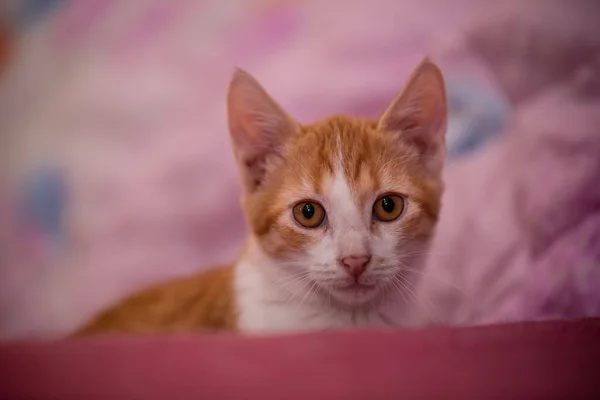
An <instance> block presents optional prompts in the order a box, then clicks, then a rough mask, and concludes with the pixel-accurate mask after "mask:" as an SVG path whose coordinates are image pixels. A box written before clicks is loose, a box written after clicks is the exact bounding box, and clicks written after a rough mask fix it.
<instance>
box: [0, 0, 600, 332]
mask: <svg viewBox="0 0 600 400" xmlns="http://www.w3.org/2000/svg"><path fill="white" fill-rule="evenodd" d="M163 3H164V2H163V1H162V0H154V1H149V2H145V3H144V4H143V5H141V3H137V2H119V1H116V0H96V1H93V2H82V3H79V2H78V3H73V4H72V5H70V6H67V7H65V9H64V10H62V11H61V12H60V13H57V14H55V15H54V16H53V17H51V18H50V19H48V20H45V21H43V22H42V23H41V24H40V25H39V26H36V27H35V28H33V30H31V31H28V32H27V34H25V35H23V37H22V38H21V42H20V43H19V48H18V49H19V51H18V53H17V56H16V58H15V63H14V65H13V66H12V69H9V70H8V71H7V74H6V75H5V79H4V81H3V82H2V85H1V86H0V111H1V113H2V115H3V118H1V119H0V132H2V136H0V196H2V198H0V213H1V214H2V217H3V220H2V223H0V255H1V258H0V339H8V338H29V337H38V338H39V337H42V338H56V337H61V336H62V335H64V334H65V333H67V332H69V331H70V330H72V329H73V328H74V327H76V326H77V325H78V324H80V323H81V322H82V321H83V320H84V319H85V318H87V317H88V316H89V315H90V314H92V313H93V312H95V311H96V310H98V309H99V308H102V307H104V306H105V305H107V304H109V303H111V302H113V301H114V300H116V299H117V298H119V297H121V296H123V295H124V294H126V293H129V292H130V291H133V290H136V289H138V288H141V287H143V286H146V285H148V284H150V283H153V282H156V281H160V280H164V279H169V278H172V277H175V276H181V275H184V274H189V273H193V272H197V271H200V270H202V269H205V268H209V267H211V266H213V265H215V263H219V262H223V261H229V260H231V259H233V258H234V257H235V255H236V252H237V251H238V249H239V248H240V246H241V243H242V240H243V238H244V232H245V227H244V221H243V215H242V212H241V210H240V207H239V200H238V197H239V187H238V183H237V177H236V173H235V170H234V163H233V159H232V156H231V150H230V145H229V138H228V136H227V131H226V126H225V110H224V104H225V101H224V95H225V87H226V85H227V80H228V79H229V75H230V73H231V70H232V68H233V66H234V65H238V66H241V67H243V68H246V69H248V70H249V71H251V72H252V73H253V74H254V75H255V76H256V77H257V78H258V79H259V80H261V82H262V83H263V84H264V86H265V87H266V88H268V89H269V90H270V91H271V92H272V94H273V95H274V97H276V98H277V99H278V100H280V101H281V103H282V104H283V105H284V106H286V107H287V108H288V109H289V111H290V112H291V113H292V114H293V115H294V116H297V117H298V118H299V119H300V120H301V121H311V120H314V119H316V118H320V117H323V116H325V115H329V114H335V113H349V114H357V115H365V116H374V115H376V114H377V113H379V112H381V110H383V108H384V107H385V105H386V104H387V103H388V102H389V100H390V99H391V98H392V97H393V96H394V95H395V93H396V92H397V90H398V89H399V88H400V86H401V85H402V83H403V81H404V79H405V78H406V76H407V74H408V73H409V71H410V70H411V69H412V68H413V67H414V65H415V64H416V63H417V62H418V61H419V60H420V59H421V58H422V57H423V56H424V55H425V54H430V55H432V56H434V58H435V59H436V60H438V61H439V62H440V65H441V66H442V68H443V69H444V71H445V73H446V75H447V76H448V77H456V76H461V77H465V78H468V79H469V82H478V83H479V84H482V85H485V86H487V87H491V88H495V89H496V90H502V91H504V92H505V93H506V94H507V96H509V97H510V98H511V100H513V106H514V107H515V108H516V111H515V115H514V118H513V119H512V121H511V128H510V129H509V130H508V132H507V134H506V135H505V136H504V137H503V138H501V139H499V140H498V142H497V143H495V144H493V145H492V146H489V147H486V148H483V149H482V150H481V151H480V152H478V153H476V154H474V155H473V156H472V157H469V158H466V159H464V160H461V161H459V162H458V161H456V162H451V163H450V164H449V166H448V170H447V193H446V195H445V199H444V202H445V205H444V209H443V211H442V220H441V225H440V230H439V235H438V237H437V239H436V243H435V245H434V247H433V249H432V250H431V259H430V262H429V264H428V268H427V270H426V271H425V272H424V279H423V281H422V285H421V287H420V288H419V293H420V296H421V298H422V301H421V302H418V303H419V304H427V305H428V306H427V307H420V306H419V305H417V309H418V310H417V311H418V312H419V314H420V315H418V316H419V317H420V319H422V320H423V321H424V322H425V323H435V322H444V323H448V324H479V323H490V322H501V321H518V320H527V319H540V318H549V317H557V318H558V317H561V318H562V317H581V316H591V315H600V293H599V289H598V288H600V254H599V252H600V228H599V226H600V225H599V222H598V218H599V215H598V210H599V209H600V206H599V204H600V193H599V192H598V190H597V189H598V185H597V182H598V181H599V180H600V177H598V171H600V165H599V163H600V161H599V160H600V144H599V142H598V138H599V137H600V134H599V131H598V127H599V126H600V123H599V121H598V115H600V103H599V98H600V94H599V92H600V90H599V89H598V88H599V84H598V80H597V76H598V64H597V63H596V64H594V62H595V61H594V60H595V58H596V59H600V58H598V57H599V55H600V50H599V49H600V44H599V41H600V39H599V38H600V32H598V29H600V25H598V24H597V23H589V21H592V22H593V21H597V20H598V19H595V18H596V17H597V16H600V14H598V10H599V9H600V8H599V7H598V6H597V4H598V3H597V2H589V1H584V0H581V1H571V0H566V1H561V0H552V1H550V0H549V1H545V0H542V1H537V0H536V1H531V2H527V4H526V5H523V4H525V3H524V2H522V1H507V2H499V3H492V2H481V1H476V0H457V1H452V2H449V1H446V0H438V1H433V0H429V1H420V2H413V1H396V0H380V1H377V2H373V1H370V0H369V1H366V0H364V1H363V0H356V1H344V2H343V4H344V5H343V7H341V6H340V4H341V3H340V1H336V0H322V1H304V2H295V1H289V2H286V1H279V2H267V1H259V0H256V1H247V2H238V1H237V0H232V1H221V0H219V1H202V2H197V1H182V2H172V3H169V5H168V6H165V5H164V4H163ZM500 3H501V6H500ZM491 4H494V7H492V6H491ZM542 4H543V6H542ZM342 8H343V12H340V9H342ZM332 15H335V23H333V22H332V17H331V16H332ZM507 32H510V33H514V32H516V33H515V34H514V35H512V34H511V35H507V34H506V33H507ZM532 49H535V51H532ZM557 60H558V61H557ZM559 61H561V62H559ZM538 78H539V79H538ZM4 116H6V117H4ZM564 149H568V151H563V150H564ZM45 165H52V166H57V167H59V168H61V169H62V171H64V174H65V176H66V179H67V180H68V185H69V186H68V198H67V207H66V209H65V215H64V221H63V222H64V226H63V232H62V236H61V237H60V238H59V239H58V240H55V241H54V239H55V238H53V240H50V241H48V240H47V238H45V237H41V236H40V234H39V232H37V231H36V230H35V229H34V227H32V226H30V225H28V224H27V223H22V221H19V219H20V217H21V215H20V212H21V210H20V209H19V201H21V195H22V193H21V186H22V183H23V181H24V180H25V178H26V177H27V176H28V173H29V172H31V171H32V170H37V169H39V168H42V167H43V166H45ZM26 222H27V221H26ZM425 308H427V309H425Z"/></svg>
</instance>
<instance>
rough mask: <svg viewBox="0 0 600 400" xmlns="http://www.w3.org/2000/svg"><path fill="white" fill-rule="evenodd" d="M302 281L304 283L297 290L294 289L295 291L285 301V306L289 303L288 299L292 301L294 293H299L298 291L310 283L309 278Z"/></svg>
mask: <svg viewBox="0 0 600 400" xmlns="http://www.w3.org/2000/svg"><path fill="white" fill-rule="evenodd" d="M303 283H304V284H303V285H302V286H301V287H300V288H299V289H298V290H296V292H295V293H294V294H293V295H292V296H291V297H290V298H289V299H288V300H287V301H286V302H285V306H287V305H288V304H289V303H290V301H292V300H293V299H294V298H295V297H296V295H297V294H298V293H300V291H301V290H302V289H304V288H305V287H306V286H307V285H308V284H309V283H310V280H308V279H306V280H304V281H303Z"/></svg>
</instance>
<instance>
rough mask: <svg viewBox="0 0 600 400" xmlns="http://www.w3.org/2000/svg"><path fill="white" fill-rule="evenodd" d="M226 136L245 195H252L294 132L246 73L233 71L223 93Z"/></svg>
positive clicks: (283, 114) (292, 124) (294, 127)
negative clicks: (232, 148)
mask: <svg viewBox="0 0 600 400" xmlns="http://www.w3.org/2000/svg"><path fill="white" fill-rule="evenodd" d="M227 116H228V122H229V133H230V135H231V140H232V142H233V147H234V151H235V156H236V159H237V161H238V163H239V165H240V170H241V174H242V180H243V183H244V186H245V189H246V191H248V192H253V191H254V190H256V189H257V188H259V187H260V186H261V185H262V184H263V183H264V181H265V179H266V178H267V175H268V173H269V171H270V170H271V169H272V168H274V166H275V163H276V162H277V161H278V160H279V159H281V151H282V148H283V146H284V144H285V142H286V141H287V139H289V137H291V136H292V135H293V134H294V133H296V132H297V130H298V123H297V122H295V121H294V120H293V119H292V118H291V117H290V116H289V115H288V114H287V113H286V112H285V111H284V110H283V109H282V108H281V107H280V106H279V104H277V102H276V101H275V100H273V99H272V98H271V96H269V94H268V93H267V92H266V90H265V89H263V87H262V86H261V85H260V84H259V83H258V82H257V81H256V79H254V77H252V75H250V74H249V73H247V72H245V71H243V70H241V69H236V70H235V72H234V74H233V77H232V79H231V83H230V84H229V91H228V93H227Z"/></svg>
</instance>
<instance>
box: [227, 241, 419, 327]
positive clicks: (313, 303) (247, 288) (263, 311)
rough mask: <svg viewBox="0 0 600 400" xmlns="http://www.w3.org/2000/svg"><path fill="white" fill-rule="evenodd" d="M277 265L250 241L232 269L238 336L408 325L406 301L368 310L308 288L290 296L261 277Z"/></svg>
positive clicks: (266, 276) (391, 300)
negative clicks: (240, 332) (336, 301)
mask: <svg viewBox="0 0 600 400" xmlns="http://www.w3.org/2000/svg"><path fill="white" fill-rule="evenodd" d="M276 264H277V262H275V261H274V260H272V259H270V258H269V257H268V256H266V255H265V254H264V253H263V252H262V251H261V249H260V248H259V246H258V245H257V244H256V242H255V241H253V240H252V239H250V240H249V242H248V244H247V246H246V250H245V251H244V254H243V256H242V257H241V258H240V259H239V261H238V262H237V264H236V267H235V276H234V288H235V292H236V301H237V307H236V308H237V311H238V328H239V330H240V331H242V332H253V333H278V332H281V333H283V332H302V331H320V330H328V329H344V328H356V327H359V328H360V327H365V328H367V327H369V328H386V327H388V328H390V327H396V326H404V325H408V324H409V321H408V307H407V303H406V299H405V298H403V297H399V296H396V295H392V296H390V297H389V298H388V299H386V301H385V302H379V303H377V304H376V305H373V306H370V307H368V308H355V307H350V306H346V307H341V306H339V305H335V304H334V303H332V302H331V299H330V298H329V297H328V296H327V295H326V294H325V295H323V294H317V293H315V292H314V291H315V290H316V289H315V288H313V293H311V292H310V291H311V289H310V285H307V287H306V288H305V289H304V290H301V291H299V292H298V293H293V292H290V291H289V290H286V289H285V288H283V287H282V285H281V284H278V283H277V282H278V280H277V279H273V277H271V276H269V274H268V273H267V272H266V271H268V270H269V268H273V267H274V265H276Z"/></svg>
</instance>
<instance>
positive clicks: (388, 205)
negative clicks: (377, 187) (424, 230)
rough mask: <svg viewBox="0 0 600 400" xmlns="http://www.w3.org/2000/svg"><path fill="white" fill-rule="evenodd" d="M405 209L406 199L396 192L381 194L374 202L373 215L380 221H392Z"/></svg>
mask: <svg viewBox="0 0 600 400" xmlns="http://www.w3.org/2000/svg"><path fill="white" fill-rule="evenodd" d="M402 211H404V199H403V198H402V197H401V196H398V195H395V194H389V195H385V196H381V197H380V198H378V199H377V201H375V204H373V215H374V216H375V218H377V219H378V220H379V221H383V222H391V221H393V220H395V219H396V218H398V217H399V216H400V215H401V214H402Z"/></svg>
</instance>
